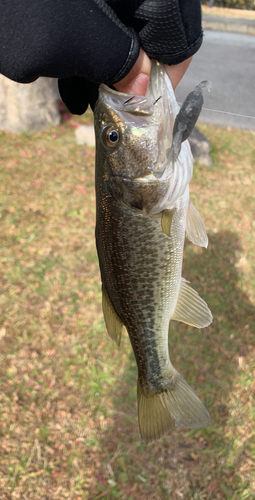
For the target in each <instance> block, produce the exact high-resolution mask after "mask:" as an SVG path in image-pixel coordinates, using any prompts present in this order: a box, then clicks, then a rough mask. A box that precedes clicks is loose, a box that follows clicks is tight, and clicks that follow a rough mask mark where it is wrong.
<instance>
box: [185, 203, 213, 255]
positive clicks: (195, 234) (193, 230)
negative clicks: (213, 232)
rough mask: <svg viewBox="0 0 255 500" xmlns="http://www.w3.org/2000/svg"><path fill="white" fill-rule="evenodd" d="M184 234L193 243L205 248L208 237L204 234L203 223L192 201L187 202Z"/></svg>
mask: <svg viewBox="0 0 255 500" xmlns="http://www.w3.org/2000/svg"><path fill="white" fill-rule="evenodd" d="M186 236H187V238H188V239H189V240H190V241H191V242H192V243H194V244H195V245H199V246H200V247H205V248H207V246H208V237H207V234H206V229H205V225H204V222H203V221H202V219H201V217H200V215H199V213H198V211H197V210H196V209H195V207H194V206H193V205H192V203H189V208H188V212H187V218H186Z"/></svg>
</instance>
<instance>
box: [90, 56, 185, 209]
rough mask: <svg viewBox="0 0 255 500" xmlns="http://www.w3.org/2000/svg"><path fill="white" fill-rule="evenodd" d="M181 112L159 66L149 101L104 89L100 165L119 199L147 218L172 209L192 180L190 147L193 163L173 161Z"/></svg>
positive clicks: (98, 111) (98, 117) (98, 131)
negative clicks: (171, 150) (174, 133)
mask: <svg viewBox="0 0 255 500" xmlns="http://www.w3.org/2000/svg"><path fill="white" fill-rule="evenodd" d="M178 110H179V107H178V104H177V102H176V99H175V95H174V92H173V89H172V86H171V82H170V80H169V78H168V76H167V75H166V72H165V70H164V67H163V66H162V65H161V64H159V63H157V62H156V61H152V68H151V74H150V80H149V85H148V90H147V93H146V95H145V96H138V95H129V94H124V93H121V92H118V91H116V90H113V89H111V88H109V87H107V86H106V85H100V88H99V98H98V101H97V104H96V107H95V115H94V117H95V135H96V157H97V158H96V162H97V166H98V167H100V166H99V164H102V165H103V167H102V165H101V167H100V168H103V169H104V177H105V179H106V180H107V182H108V188H109V190H110V192H111V194H112V195H113V196H114V197H115V198H118V199H120V200H121V201H123V202H124V203H125V204H127V205H128V206H129V207H132V208H136V209H139V210H142V211H143V212H144V213H145V214H147V215H150V214H153V215H154V214H157V213H159V212H161V211H162V210H164V209H165V208H171V207H172V206H173V204H174V203H175V201H176V199H177V198H178V197H179V196H181V195H182V194H183V193H184V191H185V189H186V187H187V184H188V182H189V181H190V179H191V177H192V166H193V161H192V155H191V153H190V149H189V146H188V149H189V151H188V155H189V158H188V161H187V159H186V156H185V155H186V153H185V154H184V157H185V158H183V154H182V153H180V159H179V158H178V160H177V161H176V162H175V164H173V162H170V161H169V160H168V155H167V152H168V150H169V148H171V145H172V131H173V127H174V120H175V116H176V114H177V113H178ZM186 142H187V141H186ZM184 149H185V147H184ZM186 149H187V148H186ZM182 150H183V146H182ZM186 152H187V151H186ZM183 160H184V161H183Z"/></svg>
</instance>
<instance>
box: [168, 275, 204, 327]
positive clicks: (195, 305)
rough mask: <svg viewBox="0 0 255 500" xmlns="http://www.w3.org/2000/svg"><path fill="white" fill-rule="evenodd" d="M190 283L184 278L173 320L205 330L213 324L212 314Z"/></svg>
mask: <svg viewBox="0 0 255 500" xmlns="http://www.w3.org/2000/svg"><path fill="white" fill-rule="evenodd" d="M188 283H189V282H188V281H186V280H185V279H184V278H182V280H181V287H180V292H179V297H178V301H177V304H176V307H175V310H174V314H173V316H172V318H171V319H174V320H176V321H181V322H182V323H186V324H187V325H191V326H195V327H196V328H205V327H206V326H208V325H210V323H211V322H212V319H213V317H212V313H211V311H210V309H209V307H208V305H207V304H206V302H205V301H204V300H203V299H201V297H199V295H198V293H197V292H196V290H194V289H193V288H191V286H189V285H188Z"/></svg>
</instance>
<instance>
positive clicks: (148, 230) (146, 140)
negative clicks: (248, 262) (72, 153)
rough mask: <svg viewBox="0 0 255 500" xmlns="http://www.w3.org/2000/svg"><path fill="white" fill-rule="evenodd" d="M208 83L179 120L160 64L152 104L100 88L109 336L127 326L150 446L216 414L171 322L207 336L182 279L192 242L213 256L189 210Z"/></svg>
mask: <svg viewBox="0 0 255 500" xmlns="http://www.w3.org/2000/svg"><path fill="white" fill-rule="evenodd" d="M204 85H205V83H204V82H202V83H201V84H200V85H198V86H197V87H196V88H195V90H194V91H193V92H192V93H191V94H189V96H188V97H187V98H186V100H185V102H184V103H183V106H182V108H181V110H180V112H179V113H178V111H179V108H178V105H177V103H176V100H175V95H174V92H173V89H172V87H171V83H170V80H169V78H168V76H167V74H166V72H165V70H164V68H163V66H162V65H160V64H159V63H157V62H156V61H153V62H152V70H151V76H150V82H149V86H148V91H147V94H146V97H141V96H130V95H127V94H123V93H119V92H117V91H115V90H112V89H110V88H108V87H107V86H105V85H101V86H100V91H99V99H98V101H97V104H96V108H95V134H96V204H97V216H96V244H97V251H98V256H99V264H100V270H101V278H102V297H103V298H102V304H103V313H104V318H105V323H106V327H107V330H108V333H109V335H110V337H111V338H112V339H114V340H115V342H116V343H117V344H118V345H120V342H121V335H122V332H123V327H124V326H125V327H126V329H127V331H128V335H129V337H130V341H131V344H132V348H133V351H134V354H135V358H136V362H137V367H138V418H139V427H140V433H141V436H142V439H143V440H144V441H145V442H146V443H147V442H150V441H154V440H155V439H158V438H159V437H160V436H161V435H162V434H164V433H165V432H166V431H168V430H169V429H171V428H172V427H173V426H176V427H180V426H183V427H188V428H193V429H196V428H200V427H204V426H206V425H208V424H209V423H210V417H209V414H208V412H207V410H206V408H205V407H204V405H203V404H202V402H201V401H200V399H199V398H198V397H197V396H196V394H195V392H194V391H193V389H191V387H190V386H189V385H188V383H187V382H186V381H185V379H184V378H183V377H182V376H181V375H180V374H179V373H178V372H177V370H176V369H175V368H174V367H173V365H172V363H171V361H170V358H169V349H168V330H169V321H170V320H171V319H172V320H177V321H182V322H184V323H187V324H189V325H193V326H195V327H197V328H203V327H205V326H207V325H209V324H210V323H211V321H212V315H211V312H210V310H209V309H208V306H207V305H206V303H205V302H204V301H203V300H202V299H201V298H200V297H199V295H198V294H197V292H195V291H194V290H193V289H192V288H191V287H190V286H189V284H188V282H187V281H185V280H184V279H182V278H181V271H182V259H183V246H184V238H185V231H186V236H187V237H188V238H189V239H190V240H191V241H192V242H193V243H196V244H198V245H201V246H205V247H206V246H207V235H206V231H205V227H204V224H203V222H202V219H201V218H200V216H199V215H198V213H197V211H196V210H195V208H194V207H193V206H192V205H191V203H190V201H189V182H190V180H191V178H192V172H193V159H192V154H191V151H190V147H189V143H188V141H187V140H186V139H187V137H188V135H189V133H190V132H191V130H192V128H193V126H194V124H195V121H196V119H197V117H198V114H199V112H200V110H201V107H202V102H203V98H202V90H203V87H204Z"/></svg>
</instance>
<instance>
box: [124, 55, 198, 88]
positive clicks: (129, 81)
mask: <svg viewBox="0 0 255 500" xmlns="http://www.w3.org/2000/svg"><path fill="white" fill-rule="evenodd" d="M191 60H192V57H189V58H188V59H186V60H185V61H183V62H181V63H179V64H174V65H173V66H169V65H167V64H165V65H164V66H165V70H166V72H167V74H168V76H169V78H170V80H171V83H172V87H173V89H174V90H175V88H176V87H177V85H178V83H179V82H180V81H181V79H182V77H183V75H184V74H185V72H186V71H187V69H188V67H189V65H190V63H191ZM150 70H151V61H150V58H149V57H148V56H147V55H146V54H145V52H144V50H143V49H140V53H139V57H138V59H137V61H136V63H135V65H134V66H133V68H132V69H131V71H130V72H129V73H128V75H127V76H125V78H123V79H122V80H121V81H120V82H118V83H115V85H114V87H115V88H116V90H118V91H119V92H124V93H125V94H136V95H145V94H146V91H147V86H148V82H149V76H150Z"/></svg>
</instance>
